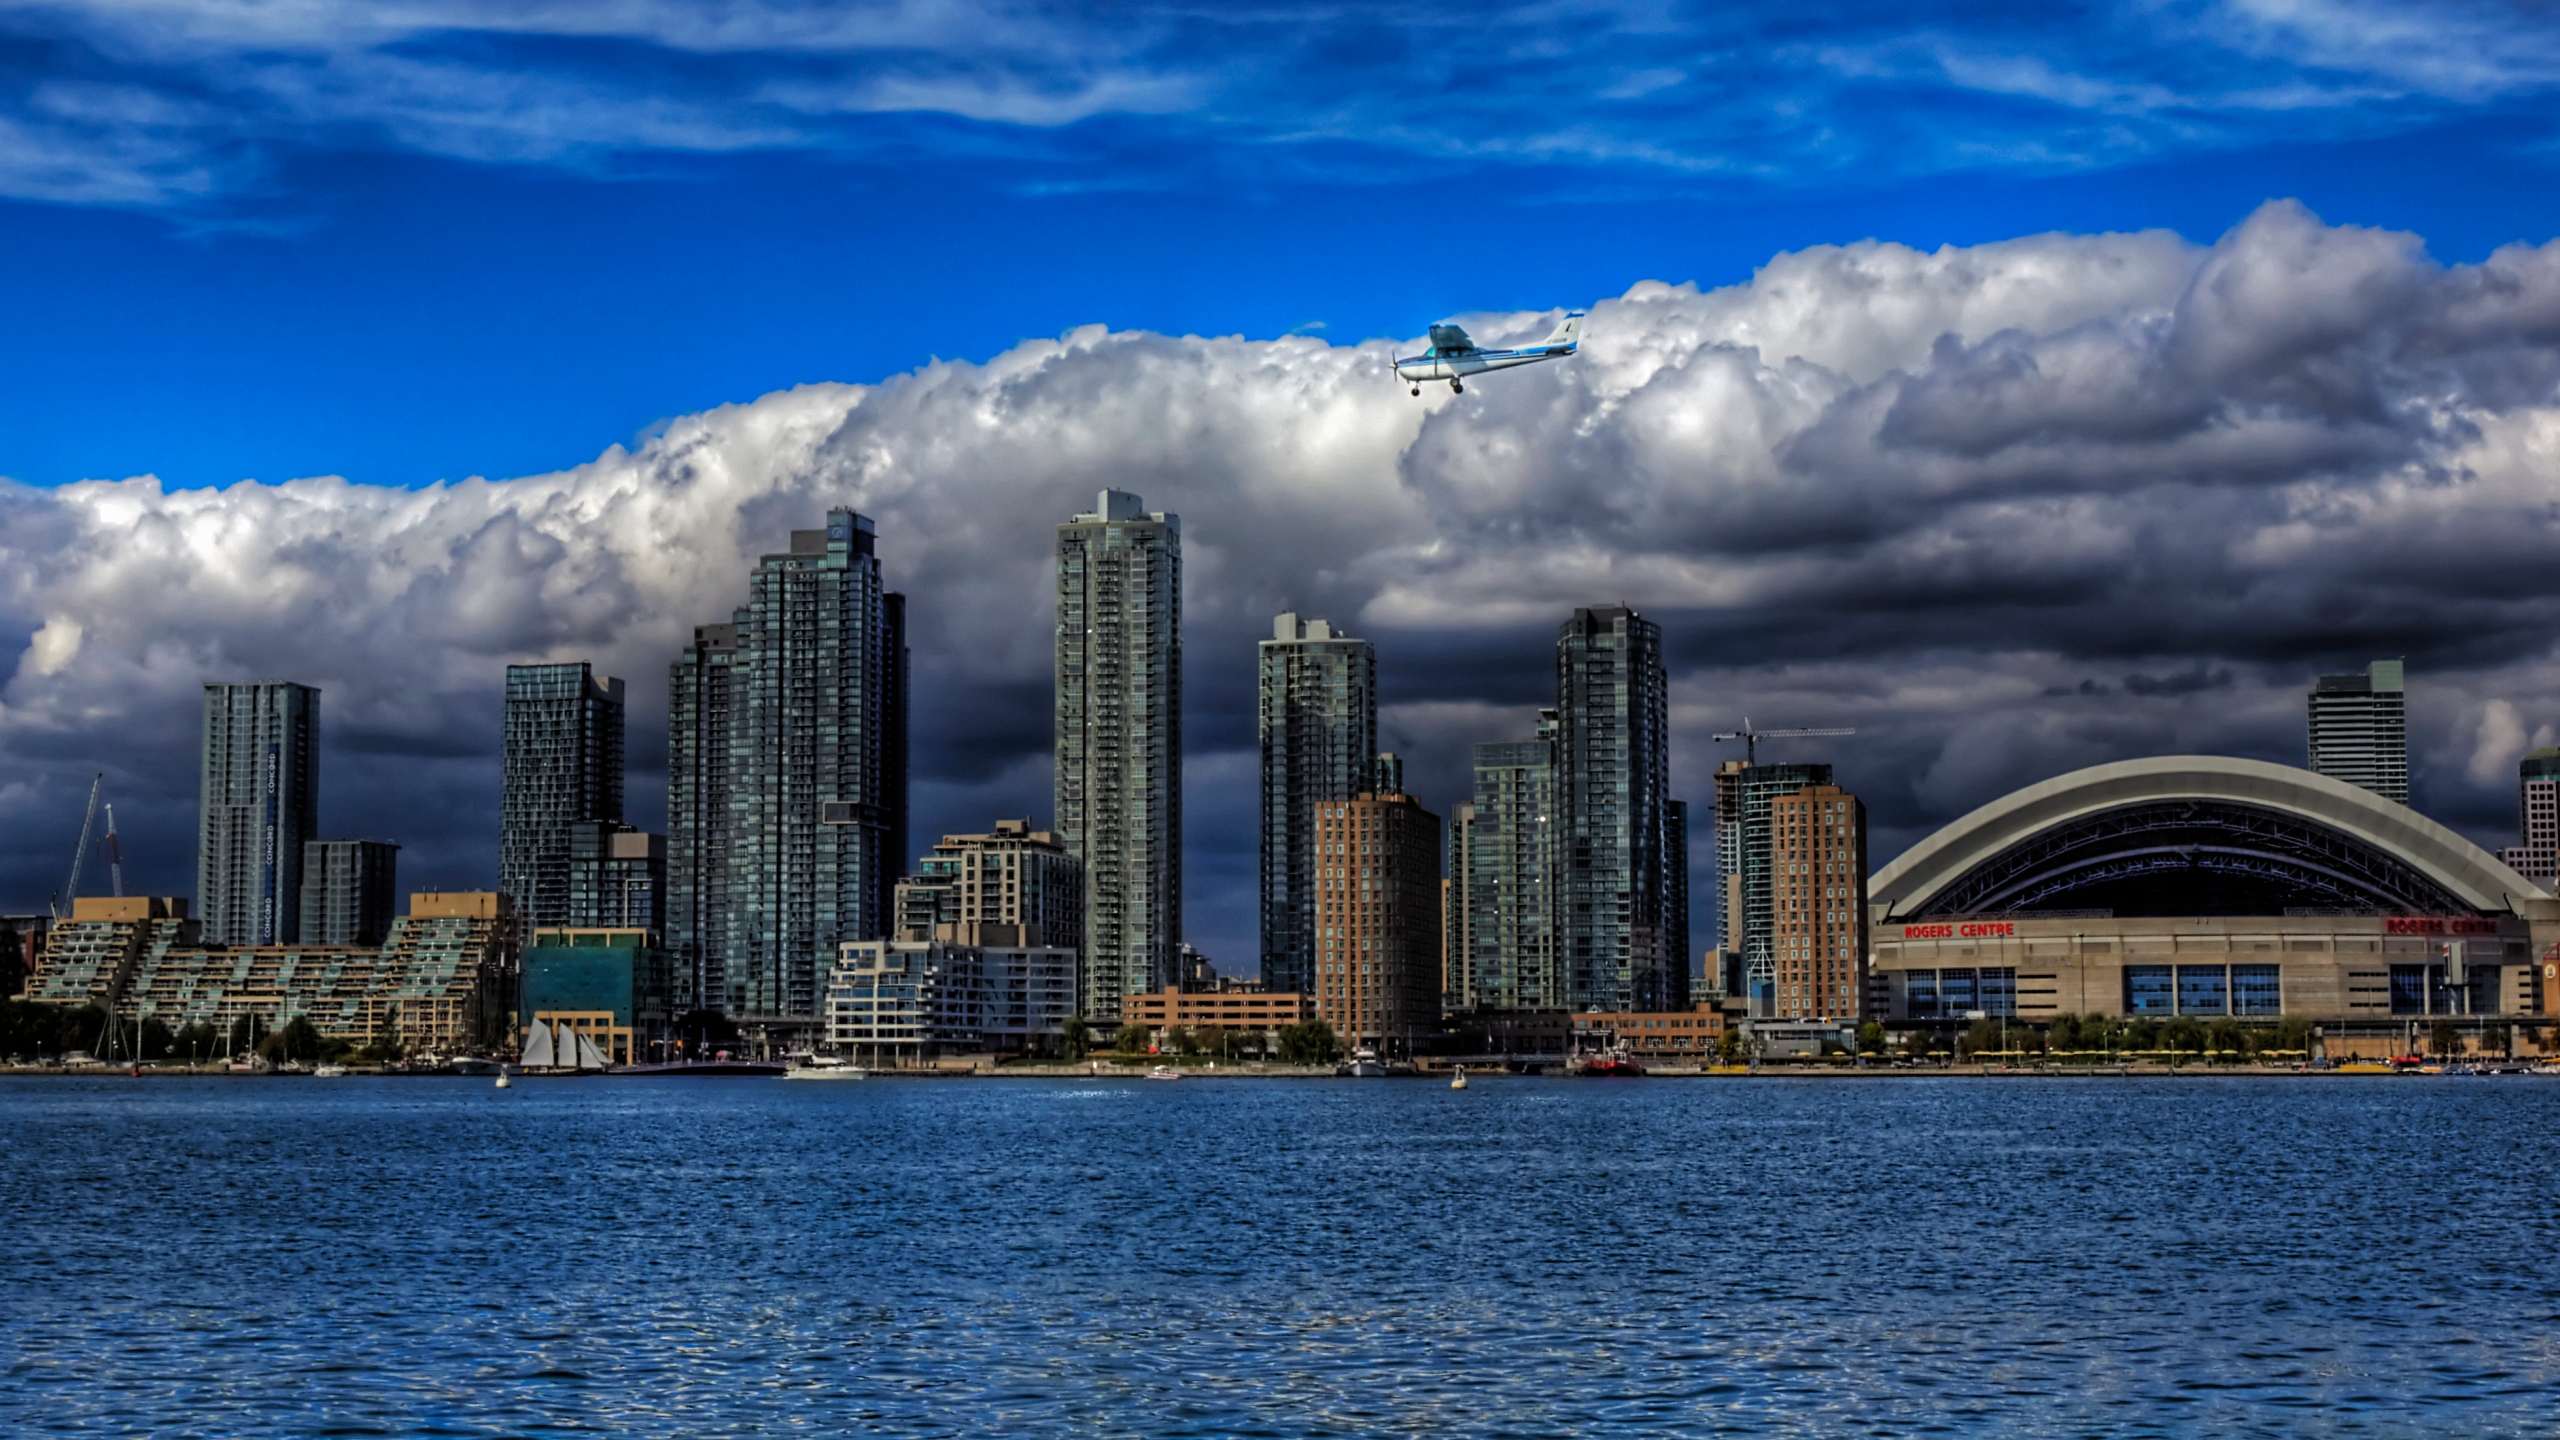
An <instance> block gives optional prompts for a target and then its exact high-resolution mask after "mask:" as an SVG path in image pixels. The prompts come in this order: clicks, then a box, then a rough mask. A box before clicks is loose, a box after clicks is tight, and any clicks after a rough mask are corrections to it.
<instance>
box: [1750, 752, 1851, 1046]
mask: <svg viewBox="0 0 2560 1440" xmlns="http://www.w3.org/2000/svg"><path fill="white" fill-rule="evenodd" d="M1767 833H1768V840H1769V860H1770V865H1769V867H1768V869H1769V896H1770V903H1769V913H1770V922H1769V930H1770V954H1771V966H1772V971H1773V980H1772V985H1773V988H1774V992H1775V993H1774V994H1773V995H1772V996H1771V997H1770V1001H1771V1003H1770V1012H1771V1014H1770V1018H1774V1019H1779V1020H1855V1019H1858V1018H1859V1017H1860V1016H1861V1015H1862V1014H1863V1013H1864V1010H1865V994H1866V981H1865V965H1866V953H1867V945H1866V937H1867V904H1866V902H1867V810H1866V806H1864V805H1862V804H1860V803H1859V802H1858V797H1857V796H1855V795H1852V794H1849V793H1848V792H1847V791H1844V790H1842V789H1840V788H1839V787H1837V786H1834V785H1807V786H1805V787H1803V788H1801V789H1799V790H1796V791H1794V792H1792V793H1786V794H1772V795H1771V796H1770V797H1769V805H1768V831H1767Z"/></svg>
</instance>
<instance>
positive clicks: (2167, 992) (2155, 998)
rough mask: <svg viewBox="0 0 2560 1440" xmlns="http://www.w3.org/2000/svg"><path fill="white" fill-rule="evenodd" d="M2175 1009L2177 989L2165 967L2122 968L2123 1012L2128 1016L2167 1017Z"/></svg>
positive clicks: (2167, 968) (2136, 966) (2138, 966)
mask: <svg viewBox="0 0 2560 1440" xmlns="http://www.w3.org/2000/svg"><path fill="white" fill-rule="evenodd" d="M2176 1009H2177V987H2176V984H2175V982H2174V980H2173V979H2172V978H2171V974H2170V970H2169V967H2168V966H2166V965H2127V966H2126V967H2124V1010H2125V1013H2126V1014H2128V1015H2167V1014H2171V1013H2173V1012H2175V1010H2176Z"/></svg>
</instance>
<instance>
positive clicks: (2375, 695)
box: [2310, 660, 2409, 805]
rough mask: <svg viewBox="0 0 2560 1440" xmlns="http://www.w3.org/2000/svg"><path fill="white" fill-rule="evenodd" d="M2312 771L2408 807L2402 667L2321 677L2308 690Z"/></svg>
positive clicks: (2377, 665) (2380, 665)
mask: <svg viewBox="0 0 2560 1440" xmlns="http://www.w3.org/2000/svg"><path fill="white" fill-rule="evenodd" d="M2310 706H2311V769H2312V770H2313V772H2314V773H2317V774H2321V775H2332V776H2335V777H2337V778H2338V779H2340V780H2344V781H2346V782H2347V783H2348V784H2350V785H2361V786H2363V787H2364V788H2365V789H2367V790H2370V791H2372V792H2373V793H2374V794H2376V795H2379V796H2381V797H2382V798H2384V799H2385V800H2396V801H2398V802H2400V803H2401V804H2403V805H2406V804H2408V803H2409V707H2408V695H2407V693H2406V688H2405V685H2404V682H2403V677H2402V673H2401V665H2400V662H2399V661H2397V660H2376V661H2374V662H2373V663H2372V664H2370V665H2367V666H2366V667H2365V671H2364V673H2363V674H2362V675H2323V676H2321V677H2320V679H2319V681H2318V682H2317V683H2316V684H2314V685H2313V686H2312V687H2311V695H2310Z"/></svg>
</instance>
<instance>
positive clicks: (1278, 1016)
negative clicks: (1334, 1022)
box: [1120, 986, 1316, 1033]
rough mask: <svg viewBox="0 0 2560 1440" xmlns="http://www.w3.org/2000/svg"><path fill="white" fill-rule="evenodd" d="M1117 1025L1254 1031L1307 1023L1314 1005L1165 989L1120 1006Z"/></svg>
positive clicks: (1244, 993) (1282, 996)
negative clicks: (1301, 1022) (1118, 1023)
mask: <svg viewBox="0 0 2560 1440" xmlns="http://www.w3.org/2000/svg"><path fill="white" fill-rule="evenodd" d="M1120 1003H1121V1010H1120V1020H1121V1023H1122V1024H1124V1025H1136V1026H1139V1027H1140V1028H1142V1029H1148V1030H1258V1031H1262V1032H1265V1033H1271V1032H1276V1031H1278V1030H1279V1029H1280V1028H1281V1027H1283V1026H1287V1025H1295V1024H1297V1023H1299V1022H1300V1021H1303V1020H1312V1019H1314V1018H1315V1015H1316V1007H1315V1002H1313V1001H1312V1000H1310V999H1308V998H1307V997H1306V996H1304V995H1292V994H1287V993H1274V992H1272V991H1268V990H1212V991H1185V990H1180V989H1175V988H1172V987H1170V986H1168V987H1167V988H1165V989H1162V990H1158V991H1156V992H1154V993H1153V994H1149V995H1130V996H1125V997H1123V998H1122V1000H1121V1002H1120Z"/></svg>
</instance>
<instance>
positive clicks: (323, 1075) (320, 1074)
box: [311, 1065, 347, 1080]
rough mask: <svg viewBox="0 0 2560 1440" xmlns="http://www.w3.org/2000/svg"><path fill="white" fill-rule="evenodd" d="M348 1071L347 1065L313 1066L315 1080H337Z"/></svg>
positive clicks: (312, 1074)
mask: <svg viewBox="0 0 2560 1440" xmlns="http://www.w3.org/2000/svg"><path fill="white" fill-rule="evenodd" d="M346 1073H347V1067H346V1066H344V1065H319V1066H314V1067H313V1068H312V1071H311V1077H312V1078H313V1079H315V1080H336V1079H340V1078H342V1077H344V1076H345V1075H346Z"/></svg>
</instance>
